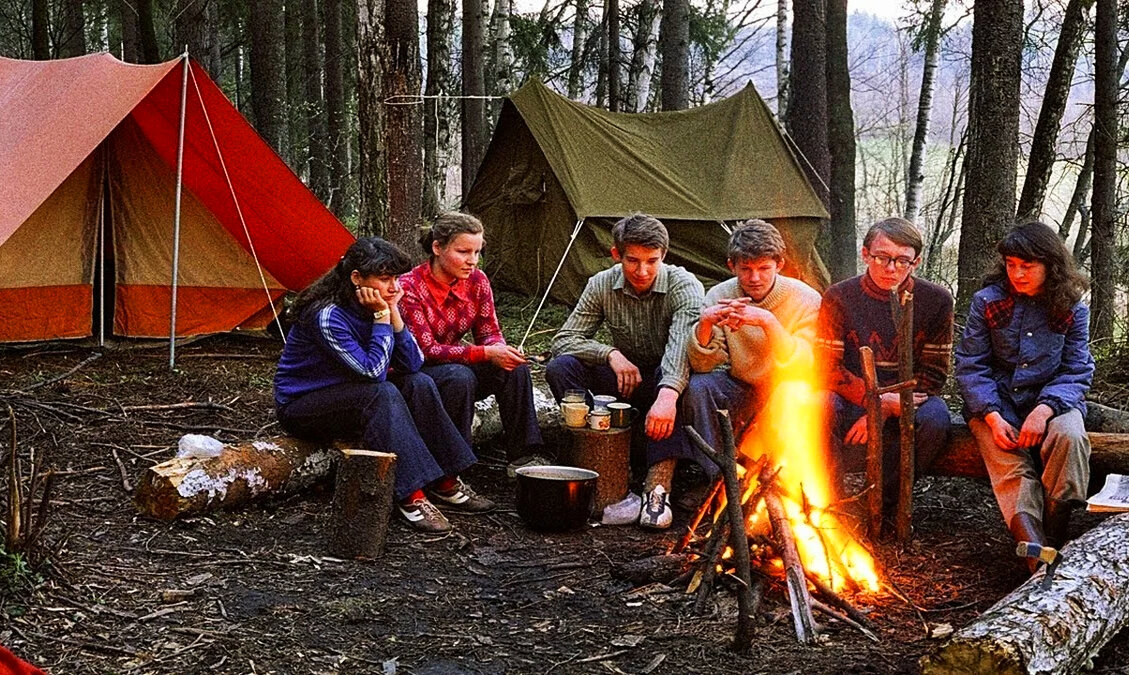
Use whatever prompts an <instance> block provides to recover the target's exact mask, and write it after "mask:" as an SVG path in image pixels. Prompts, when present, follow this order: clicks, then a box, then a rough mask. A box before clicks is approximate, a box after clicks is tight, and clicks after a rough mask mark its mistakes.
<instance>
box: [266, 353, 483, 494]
mask: <svg viewBox="0 0 1129 675" xmlns="http://www.w3.org/2000/svg"><path fill="white" fill-rule="evenodd" d="M391 378H392V379H391V381H386V382H357V383H349V384H338V385H334V386H332V387H325V388H324V389H318V390H316V391H311V392H310V393H308V394H305V395H304V396H302V397H300V398H297V399H294V400H293V401H291V402H289V403H287V404H286V405H284V406H282V407H280V408H279V409H278V421H279V423H280V424H281V425H282V428H283V429H285V430H286V431H287V433H290V434H293V435H295V436H298V437H299V438H308V439H310V440H314V441H323V442H324V441H330V440H334V439H338V438H348V437H351V436H356V435H357V434H358V433H359V434H360V435H361V441H362V443H363V444H364V446H365V448H366V449H368V450H377V451H379V452H391V453H394V454H395V455H396V458H397V459H396V485H395V495H396V500H397V501H403V500H404V499H405V498H407V497H408V496H409V495H411V494H412V493H413V492H415V491H416V490H419V489H421V488H423V487H424V486H426V485H429V484H430V483H433V482H434V481H436V480H438V479H440V478H442V477H443V476H456V475H458V474H459V473H461V472H463V471H465V470H466V469H467V467H469V466H471V465H472V464H474V463H475V461H477V460H476V458H475V456H474V452H472V451H471V449H470V445H469V444H467V442H466V441H465V440H463V437H462V436H461V435H460V434H459V430H458V429H456V428H455V425H454V424H453V423H452V422H451V418H449V417H447V413H446V412H444V410H443V402H442V401H441V400H440V399H439V391H438V390H437V389H436V388H435V382H433V381H432V379H431V378H430V377H428V376H427V375H424V374H423V373H408V374H406V375H395V376H391Z"/></svg>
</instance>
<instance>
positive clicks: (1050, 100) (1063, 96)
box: [1018, 0, 1116, 222]
mask: <svg viewBox="0 0 1129 675" xmlns="http://www.w3.org/2000/svg"><path fill="white" fill-rule="evenodd" d="M1093 4H1094V3H1093V0H1070V2H1069V3H1067V5H1066V13H1065V14H1064V15H1063V17H1062V29H1061V30H1060V31H1059V35H1058V44H1057V45H1056V46H1055V55H1054V60H1053V61H1052V62H1051V72H1050V74H1049V75H1048V76H1047V88H1046V91H1045V92H1044V94H1043V104H1042V106H1041V107H1040V108H1039V121H1038V122H1037V123H1036V124H1035V135H1034V136H1032V137H1031V154H1030V155H1029V156H1028V160H1027V175H1026V177H1024V179H1023V191H1022V192H1021V193H1020V196H1019V207H1018V220H1019V221H1021V222H1022V221H1026V220H1032V219H1037V218H1040V217H1041V216H1042V212H1043V200H1044V199H1045V198H1046V195H1047V185H1048V184H1049V183H1050V181H1051V171H1052V170H1053V169H1054V165H1055V158H1056V157H1057V155H1058V130H1059V125H1060V124H1061V123H1062V113H1063V111H1064V110H1066V101H1067V99H1068V98H1070V83H1071V81H1072V80H1073V79H1074V64H1075V62H1076V61H1077V60H1078V49H1079V47H1080V46H1081V44H1082V33H1083V29H1084V27H1085V24H1086V15H1087V14H1088V13H1089V11H1090V7H1091V5H1093ZM1115 58H1116V57H1115Z"/></svg>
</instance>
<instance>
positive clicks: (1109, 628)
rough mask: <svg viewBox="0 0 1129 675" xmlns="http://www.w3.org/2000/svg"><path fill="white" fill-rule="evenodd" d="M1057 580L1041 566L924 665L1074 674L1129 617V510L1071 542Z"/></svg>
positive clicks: (932, 669)
mask: <svg viewBox="0 0 1129 675" xmlns="http://www.w3.org/2000/svg"><path fill="white" fill-rule="evenodd" d="M1062 555H1063V561H1062V563H1061V564H1060V565H1059V567H1058V571H1057V573H1056V574H1055V576H1054V579H1053V581H1052V582H1051V585H1050V587H1049V588H1047V589H1046V590H1042V589H1041V588H1040V587H1039V584H1040V582H1041V581H1042V580H1043V576H1044V573H1043V572H1042V571H1040V572H1037V573H1036V574H1035V575H1034V576H1033V577H1032V578H1031V579H1029V580H1028V581H1026V582H1025V583H1024V584H1023V585H1022V586H1020V587H1019V588H1017V589H1016V590H1015V591H1013V592H1012V593H1011V594H1010V595H1008V596H1006V597H1004V598H1003V599H1002V600H1000V601H999V602H997V603H996V604H995V605H993V606H992V608H991V609H989V610H988V611H986V612H984V613H983V614H981V615H980V617H979V618H978V619H977V620H976V621H975V622H974V623H972V624H971V625H969V626H967V627H965V628H962V629H961V630H959V631H958V632H957V633H956V634H955V635H953V637H952V639H951V640H949V642H948V643H946V644H945V645H944V646H943V647H941V649H940V650H938V651H937V652H936V653H935V654H930V655H927V656H925V657H924V658H922V660H921V665H922V672H923V673H925V674H926V675H932V674H935V673H1008V674H1010V673H1040V674H1044V673H1045V674H1048V675H1052V674H1058V673H1075V672H1078V671H1080V670H1082V669H1084V668H1085V667H1086V666H1087V664H1088V663H1089V661H1090V659H1092V658H1093V657H1094V655H1096V654H1097V653H1098V651H1099V650H1100V649H1101V648H1102V647H1103V646H1104V645H1105V644H1106V643H1107V642H1109V640H1110V639H1111V638H1112V637H1113V636H1114V635H1116V634H1117V632H1118V631H1120V630H1121V629H1122V628H1123V627H1124V626H1125V625H1126V624H1127V623H1129V514H1122V515H1118V516H1113V517H1111V518H1109V519H1107V520H1106V521H1105V522H1103V523H1102V524H1101V525H1099V526H1097V527H1095V528H1094V529H1092V530H1090V531H1089V532H1087V533H1086V534H1084V535H1082V536H1081V537H1079V538H1078V539H1075V540H1074V541H1073V542H1071V543H1069V544H1067V545H1066V547H1064V548H1063V550H1062Z"/></svg>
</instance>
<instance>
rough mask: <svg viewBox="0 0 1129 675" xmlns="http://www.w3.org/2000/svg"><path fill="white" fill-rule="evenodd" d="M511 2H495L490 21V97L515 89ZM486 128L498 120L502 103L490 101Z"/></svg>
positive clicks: (508, 0)
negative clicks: (511, 36) (511, 39)
mask: <svg viewBox="0 0 1129 675" xmlns="http://www.w3.org/2000/svg"><path fill="white" fill-rule="evenodd" d="M511 13H512V4H511V2H510V0H494V15H493V17H491V21H490V51H491V55H490V70H491V74H490V77H489V78H487V79H488V80H489V81H490V89H489V91H490V95H491V96H506V95H508V94H509V93H510V92H511V91H513V89H514V81H513V74H514V73H513V67H514V48H513V45H512V44H511V41H510V14H511ZM488 110H489V116H488V117H487V122H486V127H487V129H489V128H490V127H492V126H493V125H494V123H495V122H496V121H497V120H498V113H499V112H501V110H502V102H501V101H500V100H498V99H493V100H491V101H490V105H489V106H488Z"/></svg>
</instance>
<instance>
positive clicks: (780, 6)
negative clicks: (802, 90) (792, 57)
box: [776, 0, 788, 120]
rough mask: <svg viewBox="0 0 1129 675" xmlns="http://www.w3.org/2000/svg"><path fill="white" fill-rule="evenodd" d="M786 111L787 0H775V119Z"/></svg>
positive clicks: (782, 116) (780, 117)
mask: <svg viewBox="0 0 1129 675" xmlns="http://www.w3.org/2000/svg"><path fill="white" fill-rule="evenodd" d="M787 112H788V0H776V119H778V120H783V119H784V117H785V116H786V115H787Z"/></svg>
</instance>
